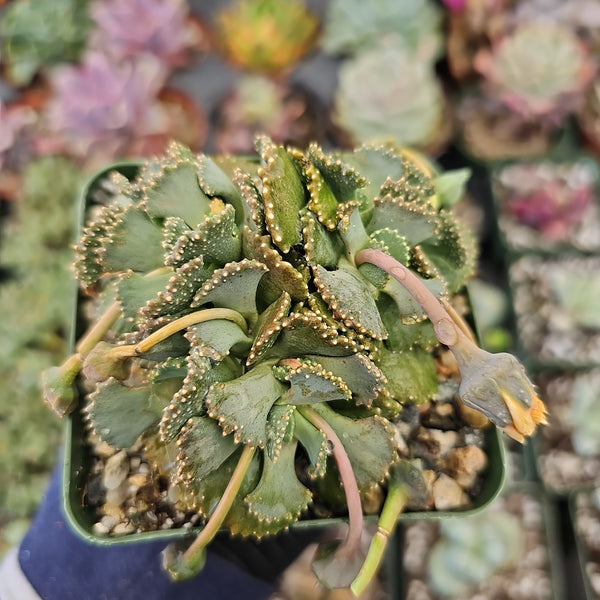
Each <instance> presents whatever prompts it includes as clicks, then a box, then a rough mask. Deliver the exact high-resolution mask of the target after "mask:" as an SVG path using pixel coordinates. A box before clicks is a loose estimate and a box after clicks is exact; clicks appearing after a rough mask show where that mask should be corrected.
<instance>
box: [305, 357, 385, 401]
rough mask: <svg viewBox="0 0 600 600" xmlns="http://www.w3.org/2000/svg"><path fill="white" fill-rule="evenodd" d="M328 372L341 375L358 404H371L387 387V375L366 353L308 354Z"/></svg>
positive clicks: (337, 375) (310, 358)
mask: <svg viewBox="0 0 600 600" xmlns="http://www.w3.org/2000/svg"><path fill="white" fill-rule="evenodd" d="M306 358H307V359H309V360H312V361H314V362H316V363H318V364H320V365H321V367H322V368H323V369H325V370H326V371H327V372H329V373H332V374H333V375H334V376H336V377H339V378H341V379H342V381H344V382H345V383H346V385H347V386H348V388H349V389H350V391H351V392H352V400H353V402H354V403H355V404H356V405H358V406H371V405H372V404H373V402H375V401H376V400H377V398H378V397H379V395H380V394H381V393H382V392H383V390H384V389H385V385H386V383H387V381H386V378H385V375H384V374H383V372H382V371H381V370H380V369H379V368H378V367H377V365H376V364H375V363H374V362H373V361H372V360H371V359H369V358H367V357H366V356H365V355H364V354H353V355H352V356H343V357H333V356H307V357H306Z"/></svg>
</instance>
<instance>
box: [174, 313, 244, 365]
mask: <svg viewBox="0 0 600 600" xmlns="http://www.w3.org/2000/svg"><path fill="white" fill-rule="evenodd" d="M185 337H186V338H187V339H188V340H189V341H190V343H191V345H192V346H198V350H199V352H200V353H201V354H202V355H204V356H208V357H210V358H211V359H212V360H215V361H220V360H223V358H225V356H227V355H228V354H229V353H230V352H233V354H235V355H245V354H246V353H247V352H248V348H250V346H251V344H252V340H251V339H250V338H249V337H248V336H247V335H246V334H245V333H244V331H243V330H242V328H241V327H240V326H239V325H238V324H237V323H234V322H233V321H228V320H226V319H214V320H211V321H205V322H204V323H198V324H197V325H192V326H191V327H188V330H187V333H186V334H185Z"/></svg>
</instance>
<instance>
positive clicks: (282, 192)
mask: <svg viewBox="0 0 600 600" xmlns="http://www.w3.org/2000/svg"><path fill="white" fill-rule="evenodd" d="M257 146H258V149H259V152H260V154H261V158H262V161H263V167H262V168H261V169H260V170H259V175H260V177H261V180H262V197H263V202H264V206H265V222H266V226H267V230H268V231H269V233H270V235H271V237H272V239H273V242H274V243H275V244H276V245H277V246H278V247H279V248H280V249H281V251H282V252H284V253H286V252H289V250H290V248H291V247H292V246H294V245H296V244H298V243H300V241H301V239H302V238H301V229H302V228H301V222H300V209H301V208H302V207H303V206H304V204H305V203H306V198H305V192H304V187H303V186H302V180H301V179H300V173H299V171H298V167H297V166H296V164H295V162H293V160H292V158H291V157H290V155H289V154H288V153H287V152H286V151H285V150H284V149H283V148H281V147H278V146H276V145H275V144H274V143H273V142H271V141H270V140H269V139H268V138H266V137H264V136H263V137H260V138H259V140H258V143H257Z"/></svg>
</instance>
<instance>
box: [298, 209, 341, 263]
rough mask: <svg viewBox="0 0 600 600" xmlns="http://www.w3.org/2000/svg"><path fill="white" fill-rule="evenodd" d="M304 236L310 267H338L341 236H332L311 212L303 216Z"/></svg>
mask: <svg viewBox="0 0 600 600" xmlns="http://www.w3.org/2000/svg"><path fill="white" fill-rule="evenodd" d="M302 236H303V237H304V240H305V242H304V253H305V258H306V262H307V263H308V264H309V265H321V266H323V267H325V268H326V269H331V268H333V267H335V266H336V265H337V262H338V260H339V259H340V256H341V254H342V241H341V239H340V237H339V236H337V235H332V234H330V233H329V232H328V231H327V230H326V229H325V227H323V225H321V224H320V223H319V222H318V221H317V219H316V218H315V216H314V215H313V213H311V212H306V213H305V214H303V215H302Z"/></svg>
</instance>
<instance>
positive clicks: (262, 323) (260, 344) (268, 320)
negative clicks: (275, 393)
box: [246, 292, 292, 366]
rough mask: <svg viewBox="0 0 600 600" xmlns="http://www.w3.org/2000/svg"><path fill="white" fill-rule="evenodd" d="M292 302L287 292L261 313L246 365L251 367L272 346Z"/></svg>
mask: <svg viewBox="0 0 600 600" xmlns="http://www.w3.org/2000/svg"><path fill="white" fill-rule="evenodd" d="M291 305H292V300H291V298H290V295H289V294H288V293H287V292H282V294H281V296H279V298H278V299H277V300H276V301H275V302H273V304H271V306H269V307H268V308H267V309H266V310H265V311H263V312H262V314H261V315H260V317H259V319H258V323H257V324H256V327H255V332H256V333H255V337H254V342H253V343H252V348H250V351H249V352H248V358H247V360H246V365H247V366H251V365H253V364H254V363H255V362H257V361H258V360H260V358H261V357H262V356H264V354H265V353H266V352H267V351H268V350H269V348H271V346H273V344H274V343H275V341H276V340H277V336H278V335H279V332H280V331H281V328H282V321H283V319H284V318H285V317H287V315H288V314H289V312H290V307H291Z"/></svg>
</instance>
